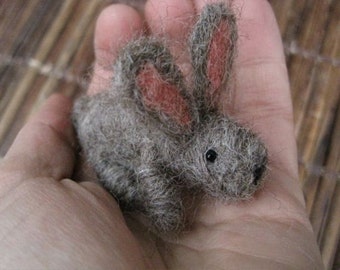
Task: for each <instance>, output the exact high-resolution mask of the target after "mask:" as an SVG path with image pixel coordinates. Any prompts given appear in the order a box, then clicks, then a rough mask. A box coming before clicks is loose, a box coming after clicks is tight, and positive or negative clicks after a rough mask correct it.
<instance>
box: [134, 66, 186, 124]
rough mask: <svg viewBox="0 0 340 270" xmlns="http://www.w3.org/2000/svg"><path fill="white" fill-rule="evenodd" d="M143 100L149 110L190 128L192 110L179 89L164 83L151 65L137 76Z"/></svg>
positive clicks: (145, 67)
mask: <svg viewBox="0 0 340 270" xmlns="http://www.w3.org/2000/svg"><path fill="white" fill-rule="evenodd" d="M137 85H138V86H139V87H140V89H141V94H142V99H143V102H144V104H145V106H147V107H148V108H149V109H151V110H153V111H156V112H158V113H159V114H166V115H167V116H168V117H170V118H171V119H172V120H174V121H176V122H177V123H178V124H180V125H181V126H189V125H190V122H191V118H190V110H189V107H188V104H187V102H186V100H185V99H184V98H183V97H182V95H181V94H180V93H179V89H178V88H177V87H176V86H174V85H172V84H170V83H168V82H166V81H164V80H163V79H162V78H161V76H160V75H159V73H158V71H157V70H156V69H155V67H154V66H152V65H151V64H146V65H145V66H144V67H143V69H142V70H141V71H140V72H139V74H138V76H137Z"/></svg>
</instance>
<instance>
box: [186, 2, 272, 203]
mask: <svg viewBox="0 0 340 270" xmlns="http://www.w3.org/2000/svg"><path fill="white" fill-rule="evenodd" d="M207 25H209V26H210V27H207ZM236 42H237V26H236V19H235V15H234V14H233V13H232V12H231V10H230V9H227V8H226V7H225V6H224V5H223V4H216V5H208V6H207V7H206V8H205V9H204V10H203V12H202V14H201V16H200V17H199V20H198V22H197V23H196V26H195V28H194V29H193V32H192V34H191V38H190V45H189V48H190V53H191V60H192V67H193V70H194V72H193V74H194V75H193V76H194V77H193V87H194V89H193V93H194V96H195V100H196V102H197V111H198V114H199V122H200V125H199V128H198V129H197V132H196V136H195V139H194V142H193V144H192V146H191V147H192V150H191V151H187V153H189V155H190V154H191V158H189V160H194V161H195V162H196V165H195V166H191V167H193V168H200V169H201V171H200V172H199V173H197V174H194V175H193V177H194V178H195V179H196V181H197V179H201V181H202V187H203V189H204V190H205V191H206V192H208V194H210V195H212V196H214V197H218V198H221V199H239V198H249V197H250V196H251V195H252V194H253V193H254V192H255V191H256V190H257V189H258V188H259V187H260V186H261V183H262V182H263V176H264V172H265V170H266V164H267V151H266V148H265V146H264V144H263V143H262V142H261V140H260V139H259V138H258V137H257V136H256V135H255V134H254V133H253V132H252V131H250V130H249V129H247V128H244V127H242V126H240V125H239V124H238V123H237V122H235V121H233V120H232V119H231V118H230V117H228V116H222V115H221V114H220V113H219V112H218V103H219V102H220V99H221V93H222V92H223V91H226V90H228V81H229V79H230V76H231V73H232V68H233V62H234V58H235V55H236ZM193 157H198V160H197V158H196V160H195V159H194V158H193Z"/></svg>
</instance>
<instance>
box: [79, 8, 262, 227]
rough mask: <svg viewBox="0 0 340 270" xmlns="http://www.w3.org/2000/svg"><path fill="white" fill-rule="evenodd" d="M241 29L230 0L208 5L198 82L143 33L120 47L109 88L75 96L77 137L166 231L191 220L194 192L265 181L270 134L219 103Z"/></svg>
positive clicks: (129, 205)
mask: <svg viewBox="0 0 340 270" xmlns="http://www.w3.org/2000/svg"><path fill="white" fill-rule="evenodd" d="M226 31H227V33H225V32H226ZM236 38H237V33H236V24H235V17H234V15H233V14H232V12H231V10H230V9H229V8H227V7H225V6H224V5H223V4H212V5H208V6H207V7H206V8H205V9H204V10H203V12H202V14H201V15H200V17H199V19H198V21H197V23H196V25H195V27H194V29H193V31H192V34H191V37H190V41H189V42H190V45H189V50H190V53H191V59H192V66H193V78H192V81H193V83H192V85H190V86H187V85H186V83H185V80H184V78H183V76H182V73H181V71H180V70H179V68H178V67H177V66H176V64H175V63H174V60H173V58H172V56H171V54H170V52H169V50H168V49H167V48H165V46H164V45H163V44H162V43H161V42H160V41H157V40H156V39H153V38H140V39H137V40H134V41H133V42H131V43H130V44H128V45H127V46H126V47H125V48H124V50H123V51H122V53H121V54H120V55H119V57H118V59H117V61H116V63H115V65H114V72H115V77H114V79H113V83H112V87H111V89H109V90H108V91H105V92H102V93H99V94H96V95H94V96H84V97H81V98H80V99H78V100H77V101H76V103H75V106H74V111H73V120H74V125H75V128H76V131H77V135H78V138H79V142H80V145H81V147H82V149H83V151H84V154H85V156H86V157H87V159H88V161H89V163H90V164H91V165H92V166H93V167H94V169H95V171H96V173H97V174H98V177H99V179H100V181H101V182H102V183H103V184H104V186H105V187H106V188H107V189H108V190H109V191H111V192H112V194H113V195H114V196H115V197H116V198H117V200H118V202H119V203H120V205H121V207H122V208H123V209H125V210H126V211H137V212H139V213H142V214H144V215H145V216H146V217H147V220H148V221H149V222H150V225H151V227H152V228H154V229H155V230H156V231H157V232H159V233H163V232H171V231H181V230H183V229H184V227H185V224H186V222H187V221H188V217H187V214H186V211H185V210H186V205H185V202H184V201H185V197H186V196H187V194H188V193H193V194H207V195H209V196H213V197H215V198H218V199H220V200H230V199H247V198H250V197H251V195H252V194H253V193H254V192H255V191H256V190H257V189H258V188H259V187H260V186H261V183H262V182H263V181H262V180H263V174H264V171H265V166H266V163H267V151H266V148H265V147H264V145H263V143H262V142H261V140H260V139H259V138H258V137H257V136H256V135H255V134H254V133H252V132H251V131H250V130H248V129H247V128H244V127H242V126H240V125H239V124H237V123H236V122H235V121H233V120H232V119H230V118H229V117H227V116H223V115H221V114H220V113H219V112H218V111H217V105H216V104H217V102H218V100H219V97H220V93H221V91H222V90H223V89H226V84H227V82H228V80H229V77H230V73H231V69H232V63H233V58H234V55H235V46H236V45H235V42H236ZM215 43H216V44H215ZM220 43H221V44H220ZM216 45H217V46H216ZM219 45H220V46H221V47H222V49H225V50H223V51H224V52H222V55H221V57H220V58H221V59H223V62H221V61H220V63H218V64H217V65H216V67H215V66H214V65H210V61H215V62H216V61H217V60H216V59H217V58H216V56H214V54H215V53H216V52H215V51H214V50H216V49H213V47H214V48H216V47H218V46H219ZM202 58H203V59H202ZM214 69H216V71H215V70H214ZM220 70H223V73H221V72H220ZM201 196H202V195H201Z"/></svg>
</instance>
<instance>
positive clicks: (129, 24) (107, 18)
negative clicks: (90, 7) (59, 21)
mask: <svg viewBox="0 0 340 270" xmlns="http://www.w3.org/2000/svg"><path fill="white" fill-rule="evenodd" d="M142 30H143V21H142V18H141V16H140V14H139V13H138V12H137V11H136V10H135V9H133V8H132V7H129V6H126V5H122V4H116V5H111V6H109V7H107V8H105V9H104V10H103V11H102V12H101V14H100V15H99V17H98V20H97V24H96V29H95V38H94V50H95V57H96V62H95V66H94V75H93V79H92V82H91V85H90V88H89V94H95V93H97V92H100V91H102V90H103V89H105V88H107V86H108V85H109V82H110V80H111V78H112V76H113V70H112V66H113V63H114V60H115V58H116V56H117V54H118V52H119V50H120V49H121V48H122V47H123V46H124V44H126V43H127V42H128V41H129V40H131V39H132V38H134V37H135V36H137V35H138V34H140V33H141V32H142Z"/></svg>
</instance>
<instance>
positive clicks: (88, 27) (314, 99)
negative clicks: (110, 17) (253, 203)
mask: <svg viewBox="0 0 340 270" xmlns="http://www.w3.org/2000/svg"><path fill="white" fill-rule="evenodd" d="M128 1H129V0H126V1H125V2H128ZM110 2H113V1H109V0H64V1H54V0H30V1H22V0H1V2H0V157H1V156H3V155H4V154H5V153H6V151H7V149H8V147H9V145H10V144H11V143H12V141H13V138H14V137H15V135H16V134H17V132H18V131H19V129H20V128H21V127H22V125H23V123H24V122H25V121H26V120H27V118H28V117H29V115H31V114H32V112H34V111H35V110H36V108H37V107H38V106H39V105H40V104H41V103H42V102H43V101H44V100H45V99H46V97H48V96H49V95H50V94H51V93H53V92H55V91H59V92H62V93H64V94H65V95H68V96H71V97H74V96H75V95H76V94H77V93H79V91H83V90H85V89H86V87H87V85H88V79H89V77H90V76H89V75H90V73H91V70H92V64H93V46H92V40H93V29H94V22H95V19H96V17H97V15H98V13H99V12H100V10H101V9H102V8H103V7H104V6H106V5H108V4H109V3H110ZM131 2H133V4H135V5H136V4H137V5H138V2H139V1H138V0H135V1H132V0H130V3H131ZM270 3H271V4H272V6H273V9H274V11H275V13H276V15H277V19H278V22H279V26H280V31H281V33H282V37H283V41H284V46H285V52H286V56H287V63H288V70H289V75H290V80H291V88H292V90H291V91H292V97H293V104H294V109H295V125H296V137H297V141H298V149H299V163H300V179H301V183H302V185H303V187H304V193H305V198H306V203H307V209H308V212H309V215H310V220H311V222H312V224H313V227H314V231H315V235H316V237H317V240H318V243H319V246H320V249H321V253H322V257H323V260H324V263H325V265H326V267H327V269H340V250H339V247H338V240H339V235H340V19H339V18H340V1H338V0H300V1H294V0H285V1H282V0H270Z"/></svg>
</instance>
